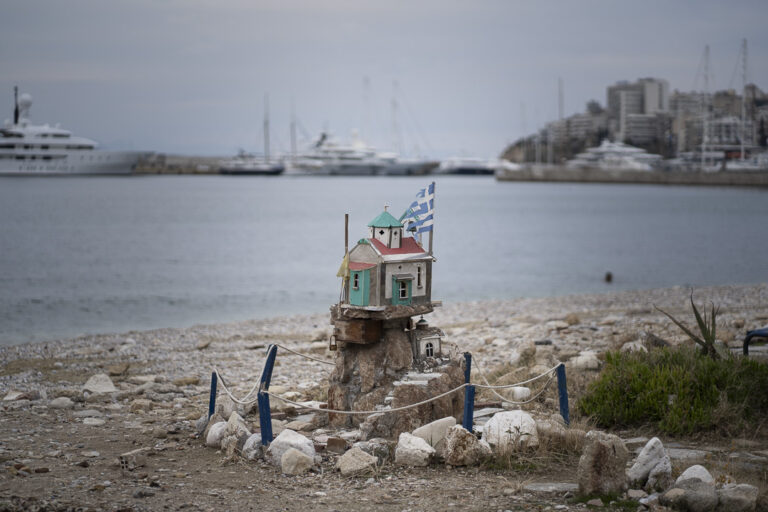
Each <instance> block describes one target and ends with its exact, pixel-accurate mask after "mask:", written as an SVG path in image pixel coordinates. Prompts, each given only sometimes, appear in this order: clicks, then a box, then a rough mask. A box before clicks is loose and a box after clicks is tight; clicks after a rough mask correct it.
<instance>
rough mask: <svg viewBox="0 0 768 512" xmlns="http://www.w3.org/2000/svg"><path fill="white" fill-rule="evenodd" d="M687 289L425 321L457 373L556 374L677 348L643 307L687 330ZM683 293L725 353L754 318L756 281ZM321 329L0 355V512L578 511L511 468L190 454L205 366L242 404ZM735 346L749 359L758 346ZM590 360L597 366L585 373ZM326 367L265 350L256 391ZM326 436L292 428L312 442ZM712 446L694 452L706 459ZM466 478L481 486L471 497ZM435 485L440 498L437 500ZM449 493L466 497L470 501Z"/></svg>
mask: <svg viewBox="0 0 768 512" xmlns="http://www.w3.org/2000/svg"><path fill="white" fill-rule="evenodd" d="M690 294H691V290H690V289H687V288H682V287H673V288H664V289H655V290H643V291H629V292H619V293H606V294H595V295H572V296H564V297H551V298H536V299H514V300H503V301H483V302H466V303H446V304H445V305H444V306H443V307H441V308H438V309H436V310H435V312H434V313H432V314H430V315H427V316H426V317H425V318H426V320H428V322H429V323H430V325H433V326H439V327H440V328H442V329H443V330H444V331H445V333H446V341H448V342H449V343H450V344H452V345H453V346H455V348H456V349H457V350H459V351H461V352H471V353H472V354H473V357H474V358H475V360H476V361H478V364H479V366H477V367H475V368H476V370H475V373H473V380H474V379H475V378H476V375H478V374H477V372H478V371H482V372H486V373H490V372H493V371H494V370H495V369H497V368H499V367H503V366H505V365H511V366H515V365H516V364H517V363H519V361H520V360H521V355H522V354H524V353H526V351H530V347H531V345H533V346H534V347H535V348H534V349H533V350H534V351H536V354H537V355H536V356H535V357H533V358H532V359H530V360H529V364H530V365H541V366H542V367H544V366H546V365H547V364H550V363H551V362H552V361H563V362H565V363H566V365H568V367H569V372H576V373H578V372H592V371H594V370H597V369H599V364H600V362H599V361H600V354H601V353H604V352H606V351H608V350H618V349H621V347H622V346H624V345H626V344H628V343H633V342H637V341H639V340H642V339H643V337H644V336H647V335H648V333H651V334H653V335H655V336H658V337H660V338H663V339H664V340H667V341H668V342H670V343H672V344H677V343H685V342H686V337H685V336H684V335H683V334H682V333H681V332H680V330H679V329H678V328H677V327H675V326H674V325H673V324H672V323H671V322H670V321H669V320H668V319H667V318H666V317H665V316H664V315H663V314H662V313H660V312H659V311H658V310H657V309H655V306H656V307H659V308H661V309H664V310H665V311H668V312H669V313H671V314H673V315H674V316H676V317H677V318H680V319H683V320H685V321H687V322H688V323H691V324H692V323H693V317H692V314H691V312H690V303H689V300H690V299H689V297H690ZM693 294H694V295H693V297H694V300H695V301H696V302H697V304H699V305H703V304H709V303H710V302H712V303H714V304H715V305H716V306H717V307H719V314H718V337H719V338H720V339H721V340H722V341H723V342H724V343H726V344H727V345H728V346H729V347H730V348H731V349H733V350H738V349H739V347H740V346H741V340H742V339H743V336H744V334H745V332H746V331H747V330H750V329H755V328H759V327H763V326H765V325H766V324H768V283H763V284H757V285H734V286H719V287H706V288H697V289H695V290H693ZM330 330H331V326H330V324H329V316H328V314H327V313H317V314H312V315H294V316H287V317H280V318H272V319H267V320H253V321H246V322H239V323H232V324H219V325H197V326H193V327H188V328H182V329H157V330H151V331H141V332H139V331H135V332H134V331H132V332H126V333H119V334H98V335H88V336H81V337H77V338H73V339H67V340H56V341H50V342H45V343H34V344H26V345H17V346H10V347H3V348H2V349H0V390H1V394H2V396H3V397H4V398H3V401H2V402H1V405H0V407H2V415H0V425H1V426H0V432H1V433H2V439H1V440H0V464H2V466H3V471H2V473H0V509H2V510H6V509H8V510H14V509H19V510H23V509H34V508H35V507H38V508H39V507H42V506H43V505H44V506H48V507H49V508H44V509H45V510H74V509H78V508H77V507H80V508H79V509H83V510H85V509H94V510H102V509H103V510H157V509H164V508H165V509H171V510H177V509H189V510H214V509H220V508H221V507H224V508H225V509H230V510H248V509H260V510H310V509H312V510H398V511H402V510H407V509H410V510H446V509H451V508H453V507H457V509H459V508H462V509H465V510H515V509H516V508H515V507H519V509H523V508H524V507H525V506H526V504H533V503H535V504H537V505H540V506H542V509H544V510H546V507H551V508H550V509H557V510H561V509H574V510H576V509H578V508H579V507H582V504H573V503H571V502H569V501H568V499H567V496H566V495H567V494H568V493H569V492H570V491H568V490H567V489H568V488H567V487H566V488H556V490H555V491H546V490H545V491H542V490H541V489H542V488H544V487H546V486H544V487H541V486H540V487H539V488H537V487H535V486H533V487H530V486H529V487H528V488H526V485H527V484H526V482H525V481H524V480H525V479H522V478H520V477H519V476H518V475H516V474H515V473H514V472H507V473H500V474H497V473H492V472H488V471H485V470H482V469H478V468H466V469H446V467H442V466H435V467H432V466H430V467H429V468H425V469H419V468H397V467H394V466H391V465H386V464H385V465H384V466H382V468H381V470H380V473H379V474H376V475H373V476H371V477H370V478H362V479H351V480H350V479H348V478H344V477H342V476H340V475H339V474H338V473H336V472H334V471H333V467H334V465H333V464H334V460H335V459H334V457H337V456H335V455H333V454H323V455H322V457H323V463H322V464H321V465H320V466H319V469H317V470H315V471H313V472H310V473H308V474H306V475H301V476H290V477H289V476H284V475H281V474H280V471H279V469H276V468H275V467H274V466H271V465H269V464H267V463H265V462H263V461H243V460H242V459H232V458H230V457H226V456H225V454H223V453H222V452H221V451H217V450H213V449H210V448H206V447H205V446H204V444H203V443H202V442H201V441H200V440H199V438H198V432H197V429H196V426H195V422H196V420H198V418H200V416H201V415H203V414H204V413H205V412H206V410H207V406H208V393H209V384H210V378H211V372H212V370H213V369H214V368H216V369H218V370H219V372H220V373H221V375H222V376H223V377H224V379H225V380H226V383H227V386H228V387H229V389H230V390H231V391H232V393H233V394H234V395H236V396H244V395H245V394H246V393H247V392H248V391H249V390H250V389H251V388H252V386H253V385H254V383H255V382H256V381H257V379H258V378H259V375H260V373H261V369H262V362H263V358H264V353H265V349H266V347H267V346H268V345H269V344H272V343H275V344H278V345H280V346H283V347H286V348H290V349H291V350H294V351H297V352H300V353H303V354H307V355H311V356H312V357H314V358H317V359H321V360H326V361H332V360H333V352H331V351H329V350H328V337H329V335H330ZM750 352H751V353H754V354H755V355H756V356H757V357H760V356H761V355H763V354H764V353H763V350H762V347H755V348H754V349H751V350H750ZM593 360H594V361H597V362H596V363H595V364H597V366H598V368H593V363H592V361H593ZM577 362H578V363H577ZM330 369H331V367H329V366H326V365H324V364H322V363H321V362H318V361H314V360H310V359H306V358H303V357H299V356H297V355H295V354H292V353H290V352H288V351H280V349H278V357H277V363H276V365H275V369H274V374H273V377H272V387H271V389H272V391H273V392H275V393H278V394H280V393H291V395H290V396H292V397H294V399H302V400H322V397H323V392H324V387H325V385H326V384H325V382H326V381H327V378H328V374H329V372H330ZM97 374H106V375H108V376H109V380H110V381H111V384H112V386H113V387H114V389H109V390H107V391H106V392H93V391H90V390H88V389H84V386H85V385H86V382H87V381H88V380H89V379H90V378H91V377H93V376H94V375H97ZM86 387H87V386H86ZM552 412H556V411H555V410H554V409H553V411H552ZM246 421H247V422H249V423H251V422H253V421H254V419H253V418H249V417H246ZM256 424H258V421H257V420H256ZM319 430H322V429H319ZM327 434H328V432H324V433H323V432H320V433H319V434H318V432H314V433H308V434H307V435H314V436H315V438H316V439H317V437H318V436H322V435H326V437H327ZM347 435H348V436H354V433H352V434H349V433H347ZM763 437H765V436H763ZM685 441H686V440H682V441H680V440H678V441H677V442H682V443H683V444H685ZM673 442H674V441H673ZM739 442H741V441H739ZM744 443H745V444H744V446H745V448H744V449H745V450H746V451H747V452H748V453H749V454H751V456H753V457H763V458H764V459H765V461H766V462H768V452H766V451H765V450H767V449H768V446H766V445H765V444H764V442H763V441H749V440H744ZM750 443H751V444H750ZM142 448H145V449H146V455H147V456H146V457H144V458H145V459H146V460H145V461H144V462H143V463H142V464H141V465H140V467H136V468H135V469H132V470H130V471H129V470H127V469H126V468H125V467H121V465H120V463H119V456H120V455H121V454H124V453H127V452H131V451H132V450H137V449H142ZM684 448H685V446H683V445H680V449H684ZM688 448H690V446H688ZM714 450H715V451H714V452H710V453H720V452H717V451H716V449H714ZM563 473H564V474H563ZM563 473H561V474H554V475H552V476H551V478H547V477H546V475H538V476H537V477H536V478H535V480H536V481H537V482H538V483H542V482H544V483H552V484H558V485H559V484H564V485H565V484H573V479H570V480H569V479H568V478H567V473H568V472H567V471H564V472H563ZM479 481H483V482H484V485H483V486H482V488H481V489H479V488H477V483H478V482H479ZM528 483H529V484H533V483H535V482H528ZM446 486H452V490H451V491H450V492H440V489H443V488H446ZM464 488H466V489H474V491H473V496H472V497H471V499H470V497H469V496H468V495H465V493H464V492H463V491H462V489H464ZM563 489H565V490H563ZM571 495H572V493H571ZM468 500H469V501H468ZM466 505H471V506H469V507H467V506H466ZM555 507H557V508H555ZM562 507H564V508H562ZM39 509H43V508H39Z"/></svg>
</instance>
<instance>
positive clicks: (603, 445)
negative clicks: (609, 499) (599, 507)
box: [578, 430, 629, 496]
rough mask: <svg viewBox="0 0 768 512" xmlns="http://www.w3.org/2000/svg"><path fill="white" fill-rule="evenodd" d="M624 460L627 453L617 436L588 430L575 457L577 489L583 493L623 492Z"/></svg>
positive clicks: (625, 464) (624, 488)
mask: <svg viewBox="0 0 768 512" xmlns="http://www.w3.org/2000/svg"><path fill="white" fill-rule="evenodd" d="M628 460H629V452H628V451H627V448H626V447H625V446H624V443H623V442H622V441H621V439H620V438H619V437H618V436H615V435H613V434H606V433H604V432H600V431H597V430H590V431H589V432H587V435H586V437H585V446H584V451H583V452H582V455H581V458H580V459H579V468H578V480H579V492H580V493H581V494H583V495H587V496H590V495H593V494H621V493H623V492H624V491H625V490H626V489H627V476H626V473H625V468H626V466H627V461H628Z"/></svg>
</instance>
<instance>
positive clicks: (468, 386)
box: [208, 344, 570, 446]
mask: <svg viewBox="0 0 768 512" xmlns="http://www.w3.org/2000/svg"><path fill="white" fill-rule="evenodd" d="M278 347H280V348H282V349H283V350H285V351H286V352H289V353H292V354H296V355H298V356H301V357H303V358H306V359H309V360H312V361H316V362H319V363H323V364H328V365H333V366H335V363H332V362H330V361H324V360H322V359H318V358H315V357H312V356H309V355H307V354H303V353H301V352H298V351H296V350H292V349H289V348H287V347H284V346H282V345H277V344H271V345H269V346H268V347H267V356H266V359H265V361H264V366H263V367H262V370H261V375H260V377H259V381H258V382H256V383H255V384H254V385H253V387H252V388H251V389H250V391H248V393H247V394H246V395H245V396H244V397H243V398H237V397H236V396H234V395H233V394H232V392H231V391H230V390H229V388H228V387H227V385H226V383H225V382H224V379H223V377H222V376H221V374H220V373H219V370H218V369H217V368H215V367H214V369H213V372H212V373H211V393H210V399H209V403H208V418H210V417H211V416H213V414H214V412H215V410H216V395H217V387H218V385H219V384H220V385H221V389H222V391H224V393H225V394H226V395H227V396H228V397H229V399H230V400H232V401H233V402H234V403H237V404H240V405H251V404H253V403H255V402H258V407H259V424H260V427H261V443H262V444H263V445H265V446H266V445H268V444H269V443H270V442H271V441H272V419H271V414H270V406H269V397H270V396H271V397H273V398H275V399H278V400H281V401H283V402H285V403H287V404H291V405H294V406H296V407H297V408H299V409H302V410H309V411H317V412H324V413H332V414H342V415H366V416H367V415H371V414H389V413H394V412H400V411H405V410H409V409H414V408H416V407H421V406H423V405H427V404H429V403H432V402H434V401H436V400H440V399H441V398H445V397H446V396H449V395H452V394H454V393H457V392H459V391H461V390H465V393H464V413H463V419H462V426H463V427H464V428H465V429H467V430H468V431H470V432H471V431H472V424H473V419H474V418H473V415H474V401H475V388H480V389H488V390H490V391H491V392H492V393H493V394H495V395H496V396H497V397H498V398H500V399H501V400H502V402H506V403H510V404H514V405H523V404H527V403H530V402H533V401H534V400H536V399H537V398H539V397H540V396H541V395H542V394H543V393H544V391H546V390H547V388H548V387H549V385H550V383H551V382H552V380H553V379H554V378H555V377H557V381H558V394H559V397H560V414H561V415H562V416H563V419H564V420H565V423H566V424H569V422H570V421H569V413H568V391H567V385H566V378H565V365H564V364H563V363H561V362H558V363H557V364H556V365H555V366H554V367H552V368H550V369H548V370H546V371H545V372H543V373H541V374H539V375H536V376H534V377H531V378H530V379H527V380H524V381H521V382H517V383H514V384H503V385H492V384H490V383H489V382H488V379H487V378H486V377H485V374H484V372H483V371H482V370H481V368H480V364H479V361H476V362H477V363H478V371H477V373H479V374H480V376H481V377H482V379H483V381H484V382H485V384H478V383H472V382H471V381H470V376H471V371H472V354H470V353H469V352H465V353H464V361H465V365H464V383H463V384H461V385H460V386H457V387H455V388H453V389H451V390H448V391H446V392H444V393H441V394H439V395H436V396H433V397H430V398H428V399H426V400H422V401H420V402H416V403H413V404H408V405H403V406H400V407H388V408H382V409H376V410H371V411H347V410H337V409H327V408H321V407H315V406H311V405H308V404H306V403H301V402H296V401H293V400H289V399H287V398H284V397H281V396H280V395H278V394H275V393H271V392H270V391H269V384H270V381H271V379H272V370H273V369H274V365H275V358H276V356H277V348H278ZM545 376H548V377H549V378H548V379H547V381H546V382H545V383H544V385H543V386H542V388H541V389H540V390H539V391H538V392H537V393H535V394H534V395H533V396H532V397H531V398H529V399H528V400H525V401H521V402H516V401H512V400H509V399H508V398H506V397H504V396H502V395H501V394H499V393H498V392H497V391H496V390H502V389H510V388H514V387H520V386H524V385H526V384H529V383H531V382H535V381H537V380H539V379H541V378H543V377H545ZM254 393H256V396H255V398H253V395H254Z"/></svg>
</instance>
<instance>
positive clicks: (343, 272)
mask: <svg viewBox="0 0 768 512" xmlns="http://www.w3.org/2000/svg"><path fill="white" fill-rule="evenodd" d="M336 277H341V278H343V279H349V253H347V254H345V255H344V259H343V260H341V266H340V267H339V271H338V272H336Z"/></svg>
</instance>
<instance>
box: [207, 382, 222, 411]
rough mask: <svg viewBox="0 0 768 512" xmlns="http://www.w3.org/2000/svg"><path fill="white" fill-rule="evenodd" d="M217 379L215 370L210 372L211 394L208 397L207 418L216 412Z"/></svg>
mask: <svg viewBox="0 0 768 512" xmlns="http://www.w3.org/2000/svg"><path fill="white" fill-rule="evenodd" d="M218 381H219V379H218V378H217V377H216V372H211V396H210V398H209V399H208V418H209V419H210V417H211V416H213V413H214V412H216V385H217V384H218Z"/></svg>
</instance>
